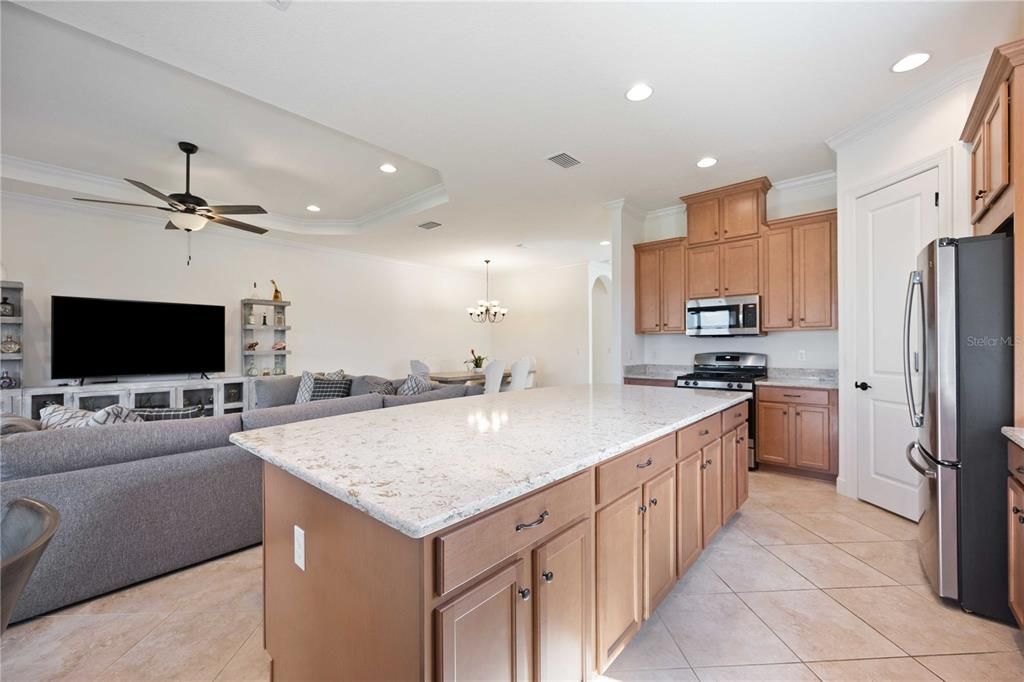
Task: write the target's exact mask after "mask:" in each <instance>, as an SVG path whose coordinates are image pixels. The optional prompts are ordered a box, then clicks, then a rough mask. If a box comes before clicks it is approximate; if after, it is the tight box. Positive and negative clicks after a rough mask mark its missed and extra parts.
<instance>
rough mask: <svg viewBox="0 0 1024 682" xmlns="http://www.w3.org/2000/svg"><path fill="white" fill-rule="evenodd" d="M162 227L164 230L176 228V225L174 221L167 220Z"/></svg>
mask: <svg viewBox="0 0 1024 682" xmlns="http://www.w3.org/2000/svg"><path fill="white" fill-rule="evenodd" d="M164 229H165V230H177V229H178V227H177V226H176V225H175V224H174V223H172V222H171V221H167V224H166V225H164Z"/></svg>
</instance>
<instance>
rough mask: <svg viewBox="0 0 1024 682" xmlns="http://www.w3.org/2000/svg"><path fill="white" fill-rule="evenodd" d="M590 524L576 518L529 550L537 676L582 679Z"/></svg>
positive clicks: (585, 665) (587, 624)
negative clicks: (554, 534)
mask: <svg viewBox="0 0 1024 682" xmlns="http://www.w3.org/2000/svg"><path fill="white" fill-rule="evenodd" d="M590 557H591V554H590V523H589V522H588V521H580V522H579V523H577V524H576V525H575V526H572V527H571V528H569V530H567V531H565V532H563V533H560V534H559V535H557V536H556V537H554V538H552V539H551V540H548V541H547V542H545V543H544V544H543V545H541V546H540V547H538V548H537V549H536V550H535V552H534V561H533V568H534V576H533V584H534V586H535V588H536V589H535V591H534V596H535V599H536V601H535V602H534V606H533V608H534V610H535V616H536V630H535V632H534V639H533V641H534V655H535V657H536V671H537V675H538V676H539V678H540V679H542V680H574V681H576V682H581V681H582V680H585V679H586V676H587V671H588V670H589V669H590V666H589V656H588V655H587V654H588V650H589V646H588V640H589V638H588V636H587V633H588V631H589V630H590V616H589V614H590V562H591V559H590Z"/></svg>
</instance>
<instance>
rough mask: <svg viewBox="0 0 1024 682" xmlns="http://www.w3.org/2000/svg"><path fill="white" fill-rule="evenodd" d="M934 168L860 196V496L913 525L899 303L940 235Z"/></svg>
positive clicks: (922, 489)
mask: <svg viewBox="0 0 1024 682" xmlns="http://www.w3.org/2000/svg"><path fill="white" fill-rule="evenodd" d="M938 189H939V171H938V169H937V168H932V169H929V170H927V171H924V172H922V173H919V174H917V175H914V176H911V177H909V178H906V179H904V180H901V181H900V182H897V183H896V184H893V185H889V186H887V187H884V188H883V189H880V190H878V191H876V192H872V193H871V194H867V195H865V196H862V197H860V198H858V199H857V236H856V239H857V275H856V278H857V294H856V305H857V316H856V320H857V362H856V365H855V366H856V368H857V374H856V381H858V382H867V383H868V384H869V385H870V388H869V389H867V390H857V389H854V387H853V386H850V387H849V388H845V389H844V390H852V391H853V392H854V394H855V395H856V405H857V450H858V452H857V479H858V480H857V496H858V497H859V498H860V499H862V500H865V501H866V502H870V503H872V504H875V505H878V506H879V507H882V508H883V509H888V510H889V511H891V512H894V513H896V514H899V515H901V516H905V517H907V518H908V519H911V520H913V521H917V520H919V519H920V518H921V514H922V513H924V509H925V507H926V506H927V502H928V493H927V486H925V484H924V480H925V479H924V478H923V477H922V476H921V475H919V474H918V473H917V472H916V471H914V470H913V469H912V468H911V467H910V465H909V464H908V463H907V460H906V454H905V451H906V447H907V444H909V443H910V442H912V441H913V440H914V439H915V438H916V435H917V434H916V430H915V429H914V428H913V427H912V426H911V424H910V416H909V413H908V411H907V398H906V390H905V388H904V382H903V306H904V301H905V296H906V289H907V279H908V277H909V275H910V272H911V271H912V270H914V269H916V264H917V256H918V253H920V251H921V249H923V248H924V247H925V246H926V245H927V244H928V243H930V242H931V241H932V240H934V239H937V238H938V236H939V209H938V207H937V206H936V205H935V204H936V201H935V196H936V192H938Z"/></svg>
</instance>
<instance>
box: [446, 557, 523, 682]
mask: <svg viewBox="0 0 1024 682" xmlns="http://www.w3.org/2000/svg"><path fill="white" fill-rule="evenodd" d="M530 597H531V590H530V586H529V571H528V570H527V567H526V562H525V561H523V560H519V561H516V562H515V563H513V564H512V565H510V566H507V567H505V568H503V569H501V570H499V571H498V572H497V573H495V574H494V575H493V576H492V577H490V578H487V579H485V580H484V581H483V582H481V583H480V584H479V585H478V586H477V587H474V588H472V589H470V590H469V591H468V592H466V593H464V594H463V595H462V596H460V597H457V598H456V599H453V600H452V601H450V602H448V603H447V604H445V605H444V606H441V607H439V608H438V609H437V610H436V611H435V622H436V632H437V661H436V663H437V677H438V679H440V680H446V681H448V680H456V681H458V680H495V681H496V682H497V681H499V680H500V681H502V682H504V681H506V680H507V681H508V682H515V681H517V680H528V679H530V669H529V668H530V659H529V649H530V621H531V617H530V616H531V613H530V610H531V606H532V603H531V602H530Z"/></svg>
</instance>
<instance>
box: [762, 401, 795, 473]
mask: <svg viewBox="0 0 1024 682" xmlns="http://www.w3.org/2000/svg"><path fill="white" fill-rule="evenodd" d="M790 409H791V408H790V406H789V405H787V404H785V403H769V402H762V401H761V400H758V401H757V461H758V462H764V463H766V464H781V465H783V466H790V465H791V464H792V460H791V458H790V447H789V435H790V428H789V423H790V422H789V412H790Z"/></svg>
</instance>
